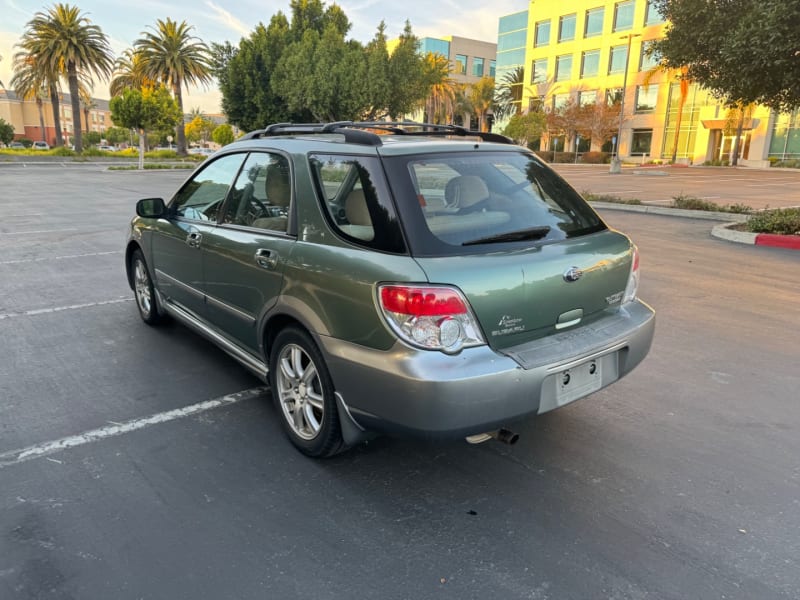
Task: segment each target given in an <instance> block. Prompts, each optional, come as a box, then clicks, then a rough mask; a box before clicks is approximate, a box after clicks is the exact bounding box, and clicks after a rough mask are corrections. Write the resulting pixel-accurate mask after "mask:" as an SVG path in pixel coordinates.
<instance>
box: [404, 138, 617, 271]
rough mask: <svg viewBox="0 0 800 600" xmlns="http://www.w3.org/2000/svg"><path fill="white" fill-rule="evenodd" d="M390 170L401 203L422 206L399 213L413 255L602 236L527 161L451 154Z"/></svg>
mask: <svg viewBox="0 0 800 600" xmlns="http://www.w3.org/2000/svg"><path fill="white" fill-rule="evenodd" d="M388 162H389V163H390V164H389V173H390V177H391V179H392V181H393V186H392V187H393V189H395V192H396V193H397V192H399V193H397V196H398V198H400V197H404V198H417V199H418V202H406V203H400V206H399V208H400V209H401V211H402V212H403V219H404V221H405V222H406V229H407V231H408V232H409V240H410V242H411V243H412V246H413V248H414V253H415V254H417V253H419V254H423V255H451V254H459V253H468V252H471V251H474V250H475V249H477V250H478V251H481V252H485V251H486V248H487V247H492V246H498V245H502V244H504V243H516V244H524V245H525V246H530V245H531V244H535V243H549V242H553V241H557V240H563V239H565V238H571V237H576V236H580V235H584V234H586V233H590V232H594V231H598V230H600V229H603V228H604V225H603V224H602V222H601V221H600V219H599V218H598V217H597V215H596V214H594V212H593V211H592V210H591V209H590V208H588V206H587V205H586V203H585V202H584V201H583V200H582V199H581V198H580V197H579V196H578V194H577V193H575V192H574V191H573V190H572V188H570V187H569V185H567V184H566V183H565V182H564V181H563V180H562V179H561V178H560V177H559V176H558V175H556V174H555V173H553V172H552V171H550V170H549V169H548V168H547V167H546V166H544V165H543V164H542V163H541V161H540V160H539V159H538V158H536V157H535V156H533V155H531V154H528V153H522V152H520V153H517V152H497V153H486V152H477V153H469V154H466V153H452V154H445V155H435V156H430V157H428V158H419V157H395V158H391V159H389V161H388ZM401 180H402V181H401ZM409 183H410V184H411V186H412V187H411V189H410V190H407V185H408V184H409Z"/></svg>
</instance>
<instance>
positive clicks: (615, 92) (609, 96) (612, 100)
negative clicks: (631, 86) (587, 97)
mask: <svg viewBox="0 0 800 600" xmlns="http://www.w3.org/2000/svg"><path fill="white" fill-rule="evenodd" d="M618 102H622V88H609V89H607V90H606V104H608V105H609V106H611V105H612V104H617V103H618Z"/></svg>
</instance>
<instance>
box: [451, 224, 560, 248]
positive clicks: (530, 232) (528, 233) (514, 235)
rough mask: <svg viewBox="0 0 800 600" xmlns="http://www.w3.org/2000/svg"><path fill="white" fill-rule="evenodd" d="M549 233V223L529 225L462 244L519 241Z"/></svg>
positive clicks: (534, 238)
mask: <svg viewBox="0 0 800 600" xmlns="http://www.w3.org/2000/svg"><path fill="white" fill-rule="evenodd" d="M548 233H550V226H549V225H542V226H541V227H531V228H529V229H519V230H518V231H507V232H506V233H498V234H497V235H490V236H487V237H482V238H478V239H477V240H469V241H468V242H463V243H462V244H461V245H462V246H474V245H476V244H492V243H495V242H519V241H522V240H540V239H542V238H543V237H544V236H546V235H547V234H548Z"/></svg>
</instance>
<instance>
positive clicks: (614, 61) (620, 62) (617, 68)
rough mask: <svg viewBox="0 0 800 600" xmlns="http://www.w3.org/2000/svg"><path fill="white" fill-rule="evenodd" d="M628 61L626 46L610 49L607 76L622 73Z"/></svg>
mask: <svg viewBox="0 0 800 600" xmlns="http://www.w3.org/2000/svg"><path fill="white" fill-rule="evenodd" d="M627 60H628V47H627V46H614V47H613V48H611V56H610V58H609V61H608V74H609V75H611V74H614V73H624V72H625V63H626V62H627Z"/></svg>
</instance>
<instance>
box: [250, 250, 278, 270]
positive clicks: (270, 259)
mask: <svg viewBox="0 0 800 600" xmlns="http://www.w3.org/2000/svg"><path fill="white" fill-rule="evenodd" d="M255 259H256V264H257V265H258V266H259V267H261V268H262V269H274V268H275V267H276V266H277V265H278V253H277V252H274V251H272V250H267V249H265V248H259V249H258V250H256V255H255Z"/></svg>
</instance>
